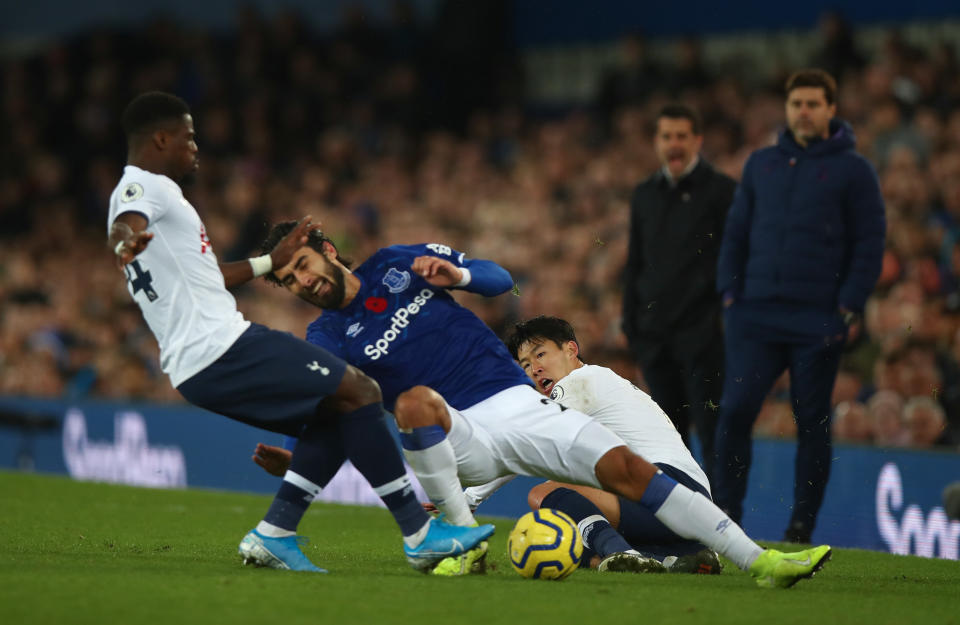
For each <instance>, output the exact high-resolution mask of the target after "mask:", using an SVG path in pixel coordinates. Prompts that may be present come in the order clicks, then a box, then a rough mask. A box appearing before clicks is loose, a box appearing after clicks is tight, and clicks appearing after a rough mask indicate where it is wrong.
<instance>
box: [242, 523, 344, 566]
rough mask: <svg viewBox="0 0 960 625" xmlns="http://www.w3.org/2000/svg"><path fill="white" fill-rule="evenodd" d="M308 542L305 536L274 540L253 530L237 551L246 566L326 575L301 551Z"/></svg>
mask: <svg viewBox="0 0 960 625" xmlns="http://www.w3.org/2000/svg"><path fill="white" fill-rule="evenodd" d="M306 541H307V538H306V537H305V536H284V537H283V538H272V537H270V536H264V535H263V534H261V533H260V532H258V531H257V530H255V529H253V530H250V531H249V532H248V533H247V535H246V536H244V537H243V540H242V541H240V547H238V548H237V551H238V552H239V553H240V555H241V556H242V557H243V563H244V564H252V565H254V566H265V567H269V568H271V569H285V570H288V571H309V572H311V573H326V572H327V571H326V570H325V569H321V568H320V567H318V566H315V565H314V564H313V563H312V562H310V560H308V559H307V556H305V555H304V554H303V551H301V550H300V546H301V545H303V544H305V543H306Z"/></svg>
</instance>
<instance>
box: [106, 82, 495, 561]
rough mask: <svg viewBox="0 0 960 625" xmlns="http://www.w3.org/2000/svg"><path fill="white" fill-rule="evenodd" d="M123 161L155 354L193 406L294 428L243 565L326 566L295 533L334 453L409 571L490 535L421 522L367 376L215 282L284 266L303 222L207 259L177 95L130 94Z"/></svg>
mask: <svg viewBox="0 0 960 625" xmlns="http://www.w3.org/2000/svg"><path fill="white" fill-rule="evenodd" d="M123 129H124V132H125V133H126V136H127V146H128V154H127V166H126V168H125V169H124V172H123V177H122V178H121V179H120V182H119V184H118V185H117V187H116V189H115V190H114V191H113V194H112V195H111V196H110V213H109V219H108V222H107V225H108V228H109V244H110V248H111V249H112V250H113V251H114V253H115V254H116V257H117V259H118V260H119V263H120V265H121V266H122V267H123V270H124V272H125V273H126V277H127V287H128V289H129V291H130V294H131V295H132V296H133V299H134V300H135V301H136V302H137V304H138V305H139V306H140V309H141V311H142V312H143V316H144V318H145V319H146V321H147V324H148V325H149V326H150V329H151V330H152V331H153V334H154V336H156V338H157V342H158V343H159V344H160V363H161V366H162V368H163V371H164V373H166V374H167V375H168V376H170V382H171V384H173V386H175V387H176V388H177V390H178V391H180V393H181V394H182V395H183V396H184V397H185V398H187V399H188V400H189V401H190V402H191V403H193V404H196V405H197V406H200V407H202V408H206V409H208V410H211V411H213V412H217V413H219V414H222V415H224V416H227V417H230V418H231V419H236V420H237V421H243V422H244V423H249V424H251V425H255V426H257V427H261V428H263V429H265V430H270V431H273V432H283V433H286V434H296V435H297V436H298V437H299V443H298V444H297V446H296V448H295V449H294V451H293V458H292V460H291V462H290V469H289V470H288V471H287V473H286V476H285V477H284V479H283V483H282V484H281V485H280V489H279V491H278V492H277V495H276V497H275V498H274V500H273V503H272V504H271V505H270V508H269V510H267V514H266V516H265V517H264V518H263V520H262V521H261V522H260V523H259V524H258V525H257V527H256V528H254V529H253V530H251V531H250V532H249V533H248V534H247V535H246V536H245V537H244V538H243V540H242V542H241V543H240V547H239V551H240V553H241V555H242V556H243V559H244V561H245V562H249V563H253V564H257V565H260V566H269V567H273V568H282V569H294V570H298V571H314V572H326V571H324V570H323V569H320V568H318V567H316V566H315V565H314V564H313V563H311V562H310V561H309V560H308V559H307V557H306V556H305V555H304V554H303V552H302V551H301V550H300V547H299V543H300V537H298V536H296V528H297V525H298V524H299V523H300V519H301V517H302V516H303V514H304V512H306V510H307V507H308V506H309V505H310V504H309V502H310V501H311V500H312V499H313V496H314V495H315V494H316V493H317V492H319V491H320V489H321V488H322V487H323V486H325V485H326V484H327V482H328V481H329V480H330V479H331V478H332V477H333V476H334V474H336V472H337V470H338V469H339V468H340V465H341V464H342V463H343V460H344V459H345V458H349V459H350V461H351V462H352V463H353V464H354V466H356V467H357V469H358V470H359V471H360V472H361V473H362V474H363V476H364V477H365V478H366V479H367V480H368V481H369V482H370V484H371V486H373V487H374V490H375V491H376V492H377V494H378V495H380V497H381V498H382V499H383V502H384V503H385V504H386V506H387V508H388V509H389V510H390V512H391V513H392V514H393V516H394V518H395V519H396V521H397V524H398V525H399V526H400V530H401V532H402V533H403V547H404V551H405V552H406V554H407V558H408V560H409V561H410V564H411V565H412V566H413V567H414V568H419V569H424V568H429V567H432V566H433V565H434V564H435V563H436V562H437V561H438V560H440V559H442V558H444V557H446V556H448V555H453V554H458V553H462V552H463V551H464V549H465V548H466V549H469V548H471V547H473V546H474V545H476V544H477V543H479V542H480V541H482V540H483V539H485V538H487V537H488V536H489V535H490V534H492V533H493V526H492V525H488V526H484V527H482V528H465V527H456V526H452V525H448V524H447V523H443V522H437V521H436V520H435V519H431V518H430V517H429V516H428V515H427V514H426V513H425V512H424V511H423V510H422V508H421V506H420V503H419V502H418V501H417V499H416V497H415V496H414V494H413V489H412V488H411V487H410V483H409V478H408V477H407V476H406V472H405V470H404V467H403V461H402V460H401V458H400V454H399V453H398V452H397V449H396V446H395V445H394V443H393V439H392V437H391V435H390V431H389V430H388V429H387V426H386V423H385V422H384V412H383V405H382V403H381V395H380V390H379V388H378V387H377V384H376V383H375V382H374V381H373V380H371V379H370V378H368V377H367V376H366V375H364V374H363V373H362V372H360V371H359V370H358V369H356V368H354V367H352V366H350V365H348V364H346V363H345V362H343V361H342V360H341V359H339V358H337V357H335V356H333V355H331V354H330V353H328V352H327V351H325V350H323V349H321V348H319V347H317V346H315V345H310V344H309V343H306V342H304V341H300V340H298V339H295V338H293V337H292V336H291V335H289V334H287V333H285V332H276V331H274V330H270V329H269V328H266V327H264V326H261V325H257V324H251V323H250V322H249V321H247V320H245V319H244V318H243V316H242V315H241V314H240V313H239V312H238V311H237V307H236V302H235V301H234V299H233V296H232V295H230V293H229V292H228V291H227V289H226V288H225V287H226V286H233V285H236V284H239V283H241V282H246V281H247V280H250V279H252V278H253V277H255V276H257V275H262V274H264V273H267V272H269V271H270V270H271V268H272V267H273V264H274V263H275V264H276V265H277V266H285V265H286V264H287V262H288V261H289V259H290V258H291V256H292V253H293V252H294V251H296V250H298V249H299V248H300V246H301V245H302V244H303V243H304V242H305V241H306V240H307V233H308V232H310V231H311V228H312V226H311V224H310V220H309V218H307V219H305V220H304V221H303V222H302V223H300V224H298V225H296V226H295V227H293V228H290V229H289V230H288V234H289V236H287V237H285V238H284V240H283V241H279V242H278V245H276V246H275V247H274V248H273V250H272V252H271V254H270V255H265V256H261V257H259V258H253V259H250V261H249V262H248V261H241V262H236V263H226V264H223V265H218V263H217V258H216V256H215V255H214V253H213V249H212V248H211V247H210V240H209V238H207V233H206V231H205V229H204V227H203V223H202V222H201V221H200V217H199V216H198V215H197V211H196V210H194V208H193V206H191V205H190V203H189V202H188V201H187V200H186V198H184V196H183V192H182V190H181V188H180V183H181V182H182V181H183V180H184V179H186V178H188V177H190V176H192V174H193V173H194V172H195V171H196V170H197V166H198V159H197V144H196V141H195V139H194V131H193V118H192V117H191V115H190V109H189V108H188V107H187V104H186V103H185V102H184V101H183V100H181V99H180V98H177V97H175V96H172V95H170V94H166V93H160V92H153V93H147V94H143V95H140V96H138V97H136V98H134V100H133V101H132V102H131V103H130V104H129V105H128V106H127V108H126V110H125V111H124V113H123Z"/></svg>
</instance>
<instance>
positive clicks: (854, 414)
mask: <svg viewBox="0 0 960 625" xmlns="http://www.w3.org/2000/svg"><path fill="white" fill-rule="evenodd" d="M832 427H833V437H834V438H835V439H836V440H838V441H840V442H844V443H860V444H864V443H870V442H871V441H872V440H873V427H872V424H871V421H870V415H869V413H868V412H867V407H866V406H864V405H863V404H861V403H860V402H856V401H845V402H841V403H839V404H837V407H836V408H835V409H834V411H833V426H832Z"/></svg>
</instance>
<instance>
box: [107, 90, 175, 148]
mask: <svg viewBox="0 0 960 625" xmlns="http://www.w3.org/2000/svg"><path fill="white" fill-rule="evenodd" d="M189 114H190V106H189V105H188V104H187V103H186V102H184V101H183V100H182V99H180V98H178V97H177V96H175V95H173V94H171V93H165V92H163V91H148V92H147V93H141V94H140V95H138V96H137V97H135V98H134V99H133V100H131V101H130V104H128V105H127V108H125V109H124V110H123V116H122V117H121V118H120V122H121V124H122V125H123V132H124V134H126V135H127V140H128V141H129V140H130V139H131V138H133V137H134V136H135V135H138V134H143V133H148V132H152V131H153V130H155V129H156V128H157V126H160V125H163V124H166V123H169V122H171V121H177V120H180V119H182V118H183V116H184V115H189Z"/></svg>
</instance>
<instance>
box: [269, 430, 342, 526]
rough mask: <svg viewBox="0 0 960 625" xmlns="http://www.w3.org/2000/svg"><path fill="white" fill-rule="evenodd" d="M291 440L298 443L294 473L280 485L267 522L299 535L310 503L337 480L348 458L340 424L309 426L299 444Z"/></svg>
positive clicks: (295, 440) (294, 448) (295, 447)
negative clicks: (333, 480) (341, 437)
mask: <svg viewBox="0 0 960 625" xmlns="http://www.w3.org/2000/svg"><path fill="white" fill-rule="evenodd" d="M290 440H291V441H292V442H294V443H295V445H294V447H293V459H292V460H291V461H290V472H288V473H287V475H286V476H285V477H284V480H283V483H281V484H280V488H279V490H278V491H277V494H276V496H275V497H274V499H273V502H272V503H271V504H270V509H269V510H267V514H266V516H265V517H263V520H264V521H266V522H267V523H270V524H271V525H276V526H277V527H280V528H283V529H286V530H290V531H296V529H297V525H299V524H300V519H302V518H303V515H304V513H305V512H306V511H307V508H309V507H310V502H312V501H313V498H314V497H316V495H317V493H319V492H320V489H321V488H323V487H324V486H326V485H327V483H328V482H329V481H330V480H331V479H333V476H334V475H336V474H337V471H339V470H340V465H342V464H343V461H344V460H345V459H346V457H345V455H344V453H343V445H342V443H341V442H340V429H339V427H338V424H336V423H334V424H333V425H329V424H317V425H311V426H307V427H306V428H304V429H303V431H302V432H301V433H300V438H299V440H298V439H290ZM285 444H286V441H285Z"/></svg>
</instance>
